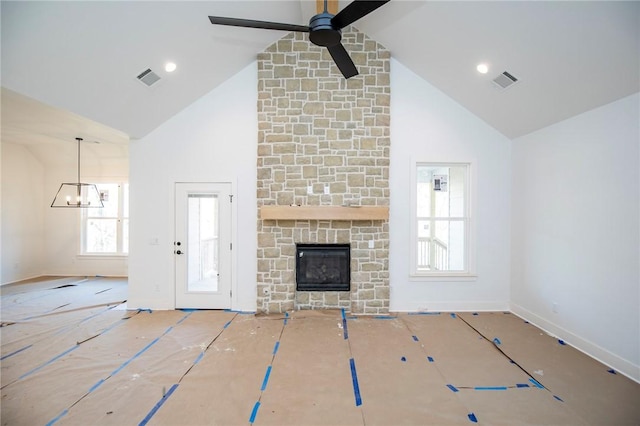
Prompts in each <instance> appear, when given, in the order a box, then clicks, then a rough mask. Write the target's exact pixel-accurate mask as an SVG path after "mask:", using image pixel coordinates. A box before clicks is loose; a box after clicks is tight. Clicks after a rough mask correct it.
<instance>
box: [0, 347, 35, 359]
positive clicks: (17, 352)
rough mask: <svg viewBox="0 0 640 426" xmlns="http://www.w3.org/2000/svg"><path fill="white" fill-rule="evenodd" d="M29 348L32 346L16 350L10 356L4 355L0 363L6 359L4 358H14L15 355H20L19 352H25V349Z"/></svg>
mask: <svg viewBox="0 0 640 426" xmlns="http://www.w3.org/2000/svg"><path fill="white" fill-rule="evenodd" d="M31 346H33V344H31V345H29V346H25V347H24V348H21V349H18V350H17V351H13V352H11V353H10V354H6V355H4V356H3V357H2V358H0V361H2V360H3V359H6V358H9V357H12V356H14V355H17V354H19V353H20V352H22V351H26V350H27V349H29V348H30V347H31Z"/></svg>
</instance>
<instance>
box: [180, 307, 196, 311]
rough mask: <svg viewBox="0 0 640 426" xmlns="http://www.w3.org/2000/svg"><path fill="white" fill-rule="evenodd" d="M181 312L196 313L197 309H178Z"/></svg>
mask: <svg viewBox="0 0 640 426" xmlns="http://www.w3.org/2000/svg"><path fill="white" fill-rule="evenodd" d="M179 310H180V311H182V312H195V311H197V309H193V308H180V309H179Z"/></svg>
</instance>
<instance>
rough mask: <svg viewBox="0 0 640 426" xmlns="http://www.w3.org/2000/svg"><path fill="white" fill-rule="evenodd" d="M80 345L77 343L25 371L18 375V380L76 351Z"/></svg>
mask: <svg viewBox="0 0 640 426" xmlns="http://www.w3.org/2000/svg"><path fill="white" fill-rule="evenodd" d="M79 347H80V346H78V345H76V346H72V347H70V348H69V349H67V350H66V351H64V352H62V353H61V354H58V355H56V356H54V357H53V358H51V359H50V360H49V361H47V362H45V363H44V364H41V365H39V366H37V367H36V368H34V369H33V370H30V371H27V372H26V373H24V374H23V375H22V376H20V377H18V380H22V379H24V378H25V377H27V376H30V375H32V374H33V373H35V372H37V371H39V370H41V369H43V368H44V367H46V366H47V365H49V364H53V363H54V362H56V361H57V360H59V359H60V358H62V357H63V356H65V355H67V354H68V353H69V352H72V351H75V350H76V349H78V348H79Z"/></svg>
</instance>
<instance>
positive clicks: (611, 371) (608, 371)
mask: <svg viewBox="0 0 640 426" xmlns="http://www.w3.org/2000/svg"><path fill="white" fill-rule="evenodd" d="M607 373H611V374H616V370H614V369H613V368H610V369H608V370H607Z"/></svg>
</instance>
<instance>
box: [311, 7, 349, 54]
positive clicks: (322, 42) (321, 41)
mask: <svg viewBox="0 0 640 426" xmlns="http://www.w3.org/2000/svg"><path fill="white" fill-rule="evenodd" d="M333 16H334V15H332V14H330V13H327V12H324V13H320V14H318V15H315V16H314V17H313V18H311V20H310V21H309V40H311V43H313V44H315V45H316V46H324V47H330V46H335V45H337V44H339V43H340V40H342V32H341V31H340V30H339V29H337V28H334V27H333V25H332V24H331V19H332V18H333Z"/></svg>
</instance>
